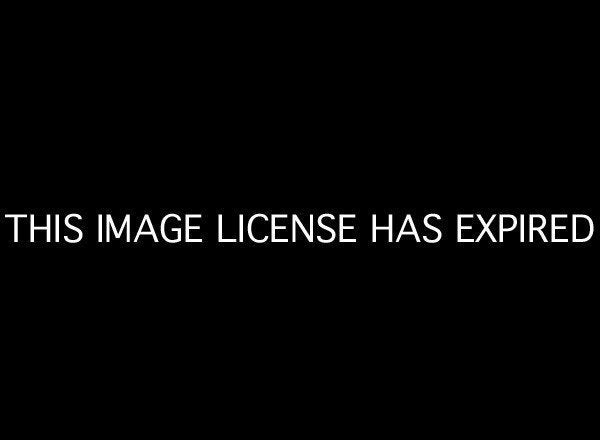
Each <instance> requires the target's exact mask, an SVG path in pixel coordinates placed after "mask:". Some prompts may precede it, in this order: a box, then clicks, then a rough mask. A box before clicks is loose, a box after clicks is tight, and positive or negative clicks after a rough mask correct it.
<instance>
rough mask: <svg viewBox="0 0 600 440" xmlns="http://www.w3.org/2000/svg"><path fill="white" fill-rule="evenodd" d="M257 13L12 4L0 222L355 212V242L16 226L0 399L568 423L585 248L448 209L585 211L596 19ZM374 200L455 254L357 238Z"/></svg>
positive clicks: (250, 413)
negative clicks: (497, 242)
mask: <svg viewBox="0 0 600 440" xmlns="http://www.w3.org/2000/svg"><path fill="white" fill-rule="evenodd" d="M52 12H57V11H52ZM153 12H157V11H153ZM163 12H164V11H163ZM247 12H248V14H247V13H246V12H240V11H239V10H237V9H236V11H233V10H232V11H228V12H227V13H225V14H224V15H223V14H221V15H216V14H215V13H214V12H212V11H211V12H207V11H204V12H195V13H193V14H190V15H188V14H186V13H184V12H183V11H180V12H177V13H175V15H173V16H171V15H170V14H169V15H167V14H166V13H165V15H164V16H163V14H162V12H161V14H159V15H160V18H156V16H155V15H152V17H150V16H147V15H146V13H145V12H144V13H141V12H140V11H137V12H136V13H133V14H127V15H126V14H125V13H124V12H122V13H119V14H114V16H112V15H111V16H110V17H107V18H102V19H100V18H99V17H100V15H97V14H100V12H97V13H96V12H95V13H94V14H92V15H85V19H83V18H82V16H78V18H77V19H75V18H74V19H66V22H65V23H63V22H62V21H57V20H50V19H48V16H46V17H45V16H44V14H43V13H41V14H40V16H36V17H35V19H34V18H33V15H36V14H34V13H33V12H32V11H30V12H28V14H26V15H25V16H23V17H24V19H25V20H24V21H19V23H18V24H16V25H15V26H14V29H10V30H8V31H7V39H6V44H5V52H4V55H3V66H4V67H3V70H4V72H3V73H4V74H5V79H4V80H3V85H4V87H3V96H4V99H3V110H4V111H3V124H2V125H3V133H4V136H3V137H4V142H3V156H4V158H3V160H2V173H1V176H2V177H1V179H2V201H1V202H2V205H1V206H2V213H3V214H4V213H5V212H31V213H42V212H43V213H67V212H79V213H83V214H86V215H87V216H89V215H92V214H94V213H96V212H105V211H107V210H110V211H113V212H124V211H131V212H151V213H153V214H155V215H158V214H160V213H163V212H169V211H175V212H179V213H186V212H190V213H202V214H204V215H205V216H206V217H208V218H210V217H211V216H214V215H215V214H216V213H217V212H222V211H229V212H237V211H239V210H243V211H246V212H252V211H256V212H288V213H292V212H294V213H319V212H325V211H328V212H334V213H335V212H356V213H359V215H361V243H360V244H359V245H348V246H342V245H338V246H331V247H326V248H323V247H321V248H317V247H291V246H285V245H283V246H275V245H273V246H268V247H262V248H252V247H244V248H234V249H232V248H227V249H225V248H218V247H216V246H214V245H210V244H207V245H206V246H199V247H175V248H164V247H158V248H154V247H152V246H138V247H129V248H128V247H126V246H124V247H117V248H115V247H111V248H102V247H98V246H95V245H94V244H93V243H88V244H83V245H81V246H76V247H63V246H54V247H53V246H39V247H35V248H31V247H27V246H23V247H20V246H10V245H9V243H8V242H7V240H4V242H3V245H2V254H3V257H5V258H3V263H2V264H3V270H2V273H3V278H4V282H3V284H4V285H5V286H6V287H5V288H3V289H2V291H3V295H2V301H3V303H4V304H3V307H2V311H3V314H4V315H5V319H3V324H4V327H5V331H4V338H3V339H4V341H5V347H6V348H5V355H6V356H5V358H6V362H5V365H7V366H8V367H9V370H10V373H9V374H8V375H7V376H6V382H7V384H8V385H9V386H10V388H11V389H13V388H14V389H15V393H14V394H11V396H14V397H11V404H10V408H11V412H12V413H13V414H15V415H20V416H23V414H31V410H32V409H34V408H35V409H38V410H40V411H39V412H40V413H41V414H45V415H46V417H47V418H45V419H44V420H47V421H46V422H44V423H49V424H52V425H57V426H63V423H67V424H71V423H73V420H74V419H77V420H78V421H83V422H88V423H86V425H87V426H88V427H89V426H99V427H107V426H109V425H112V422H113V421H123V420H128V421H131V420H133V421H134V425H136V426H138V427H148V426H150V427H152V428H153V429H158V426H157V425H160V426H163V427H165V428H166V429H167V430H168V431H171V430H174V429H176V428H180V427H181V426H183V425H184V424H183V422H184V421H191V422H192V423H193V424H201V426H198V427H200V428H202V427H203V426H204V425H203V423H205V420H207V419H208V420H210V421H212V422H213V423H214V422H216V423H217V424H218V425H219V426H221V427H222V429H225V430H230V429H239V428H242V429H251V428H255V427H256V428H261V429H266V428H269V429H273V428H274V427H275V426H276V425H278V424H279V423H281V422H283V423H282V424H283V426H284V427H285V428H286V429H287V430H286V431H282V432H288V431H290V430H291V431H295V430H298V429H306V430H308V432H314V431H313V430H312V429H313V428H312V427H313V426H315V422H317V423H318V422H323V421H328V422H330V423H329V426H330V428H329V429H331V430H332V431H331V432H337V430H340V429H344V428H350V429H357V430H358V429H359V428H363V429H365V430H366V431H365V432H372V431H373V430H375V429H383V428H384V427H386V426H387V425H388V424H389V423H391V424H392V426H395V427H396V428H399V427H400V428H401V427H403V426H407V427H408V425H404V424H403V423H405V422H401V421H402V420H407V419H408V420H410V421H412V422H413V423H416V424H418V425H420V426H421V427H422V428H423V429H426V430H431V429H440V428H441V429H455V428H460V429H465V428H467V427H469V428H471V429H473V428H474V427H475V425H477V424H478V423H481V422H483V425H484V426H485V427H486V428H487V429H488V430H490V429H491V430H497V429H507V430H509V432H512V431H510V430H511V429H512V428H511V427H512V426H514V423H515V422H522V421H525V420H528V421H532V420H533V421H534V423H532V424H531V426H532V428H533V429H540V427H548V426H551V427H553V428H556V429H557V428H558V426H557V425H559V424H560V425H561V426H563V427H566V428H568V429H573V424H572V423H573V419H572V418H571V416H572V415H573V414H576V415H577V417H578V418H579V420H580V421H581V420H583V419H584V418H585V417H586V414H588V411H589V409H586V408H587V405H586V403H585V402H586V396H589V395H590V394H591V393H592V390H593V389H595V388H594V385H593V381H592V375H591V372H592V371H593V369H594V366H595V365H596V364H595V363H594V362H592V359H593V356H592V355H593V348H594V347H593V341H594V339H595V338H596V336H597V327H598V326H597V322H596V320H595V314H596V310H597V304H596V301H595V299H594V297H593V295H594V293H595V290H597V289H596V287H595V284H594V283H593V281H595V279H594V269H595V266H596V262H597V253H596V247H597V238H595V239H594V242H593V243H590V244H587V245H560V244H559V245H552V246H544V245H541V246H522V245H521V246H518V245H515V244H508V245H506V246H486V245H482V246H460V245H458V244H456V243H455V242H454V241H455V240H454V238H455V236H454V225H453V218H454V216H455V215H456V214H457V213H460V212H477V213H487V214H490V213H512V214H518V213H530V212H531V213H545V214H549V213H585V214H588V215H592V216H593V217H594V218H595V220H596V221H597V212H598V211H597V208H596V207H595V205H596V203H595V200H596V199H595V195H594V193H593V188H594V187H595V186H596V184H595V180H596V179H595V178H594V177H595V174H594V161H593V159H592V154H593V152H592V147H593V146H594V145H596V144H597V135H596V133H595V130H594V128H595V121H596V118H597V108H596V107H595V102H596V101H597V85H596V84H595V82H594V81H593V78H595V77H597V69H596V68H595V66H594V65H593V54H594V52H593V49H594V47H593V46H592V44H591V43H592V40H591V39H589V38H590V36H589V35H588V33H591V32H592V29H591V28H589V27H588V26H587V25H586V24H585V23H584V22H583V21H582V19H581V18H580V17H575V18H569V17H567V16H566V15H565V16H563V17H561V19H560V20H559V21H556V19H553V20H550V19H549V18H543V17H542V16H541V15H540V14H539V13H536V14H532V15H527V17H526V18H524V17H525V13H524V11H521V13H520V14H516V15H514V16H513V15H510V14H509V16H506V15H504V14H500V11H496V12H494V13H487V12H483V11H481V13H480V15H477V13H476V12H475V11H469V14H466V11H445V12H441V11H427V12H425V13H420V14H416V13H414V12H412V11H404V12H397V11H395V12H393V13H392V12H385V11H380V12H376V13H374V14H371V13H369V14H367V13H366V11H353V12H354V14H351V15H347V14H346V13H344V14H338V13H332V14H328V15H327V17H326V18H325V14H324V11H321V13H319V14H308V16H307V15H306V14H303V13H301V11H295V12H293V13H284V12H283V11H281V12H280V13H276V12H275V11H272V10H270V11H269V13H268V14H267V13H266V12H265V11H262V12H261V11H255V10H253V11H247ZM305 12H306V11H305ZM338 12H339V11H338ZM446 12H448V13H449V12H453V13H454V15H446ZM538 12H539V11H538ZM69 13H70V14H73V13H74V12H73V11H70V12H69ZM250 13H253V14H251V15H249V14H250ZM75 14H76V13H75ZM278 14H280V15H278ZM470 14H474V15H470ZM184 16H185V18H184ZM69 17H70V15H69ZM102 17H104V15H102ZM257 17H259V18H260V19H259V18H257ZM517 17H518V18H517ZM63 18H65V16H64V15H63ZM375 212H376V213H380V214H387V213H395V214H405V213H413V214H423V213H428V212H438V213H440V214H441V215H443V217H444V219H445V220H446V221H447V225H448V227H447V228H445V229H444V233H445V238H444V241H443V243H441V244H440V245H438V246H420V247H417V246H413V245H411V244H410V243H407V244H406V245H401V246H394V247H377V248H376V247H374V246H371V245H369V244H368V238H369V234H368V229H367V228H366V225H368V223H364V221H365V220H368V218H369V215H370V214H371V213H375ZM363 229H366V232H365V231H363ZM3 233H5V231H3ZM4 237H6V235H4ZM54 411H56V412H58V413H61V414H63V416H62V417H54V416H52V414H53V412H54ZM36 413H38V412H36ZM40 417H41V416H40ZM173 417H174V418H173ZM40 420H41V419H40ZM92 423H93V424H92ZM578 425H579V423H578ZM48 426H50V425H48ZM133 429H139V428H135V427H134V428H133Z"/></svg>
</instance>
